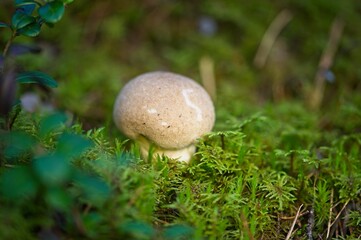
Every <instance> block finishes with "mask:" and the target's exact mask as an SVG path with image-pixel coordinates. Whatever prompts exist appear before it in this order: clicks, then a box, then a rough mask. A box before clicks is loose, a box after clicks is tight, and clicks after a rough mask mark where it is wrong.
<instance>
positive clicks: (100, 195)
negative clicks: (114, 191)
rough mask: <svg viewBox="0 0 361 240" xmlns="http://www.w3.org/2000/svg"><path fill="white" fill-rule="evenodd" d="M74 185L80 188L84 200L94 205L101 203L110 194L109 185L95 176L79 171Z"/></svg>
mask: <svg viewBox="0 0 361 240" xmlns="http://www.w3.org/2000/svg"><path fill="white" fill-rule="evenodd" d="M75 185H76V186H78V187H79V188H80V190H81V192H82V195H83V198H84V200H85V201H86V202H89V203H91V204H94V205H101V204H103V203H104V201H105V200H106V199H107V198H108V196H109V195H110V188H109V186H108V185H107V184H106V183H105V182H104V181H103V180H101V179H100V178H98V177H95V176H90V175H85V174H84V173H81V172H79V173H78V175H77V176H76V180H75Z"/></svg>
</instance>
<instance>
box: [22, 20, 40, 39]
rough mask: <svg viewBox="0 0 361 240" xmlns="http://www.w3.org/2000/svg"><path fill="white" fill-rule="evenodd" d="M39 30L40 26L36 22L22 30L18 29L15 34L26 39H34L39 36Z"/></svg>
mask: <svg viewBox="0 0 361 240" xmlns="http://www.w3.org/2000/svg"><path fill="white" fill-rule="evenodd" d="M40 30H41V24H40V23H38V22H33V23H31V24H29V25H26V26H25V27H23V28H20V29H19V30H18V31H17V32H18V34H19V35H23V36H27V37H36V36H38V35H39V33H40Z"/></svg>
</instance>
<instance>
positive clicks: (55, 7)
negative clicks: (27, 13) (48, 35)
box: [38, 1, 65, 23]
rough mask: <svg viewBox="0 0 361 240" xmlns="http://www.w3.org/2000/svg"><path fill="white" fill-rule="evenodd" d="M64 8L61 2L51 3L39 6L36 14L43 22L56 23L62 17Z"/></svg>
mask: <svg viewBox="0 0 361 240" xmlns="http://www.w3.org/2000/svg"><path fill="white" fill-rule="evenodd" d="M64 11H65V7H64V4H63V2H62V1H52V2H48V3H46V4H45V5H43V6H41V7H40V8H39V9H38V13H39V15H40V16H41V18H43V19H44V21H45V22H49V23H56V22H58V21H59V20H60V19H61V17H62V16H63V14H64Z"/></svg>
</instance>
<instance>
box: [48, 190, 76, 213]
mask: <svg viewBox="0 0 361 240" xmlns="http://www.w3.org/2000/svg"><path fill="white" fill-rule="evenodd" d="M45 201H46V202H47V203H48V204H49V205H50V206H51V207H53V208H55V209H57V210H62V211H66V210H69V208H70V205H71V198H70V196H69V193H68V192H66V191H65V190H64V189H61V188H51V189H49V190H48V192H47V193H46V196H45Z"/></svg>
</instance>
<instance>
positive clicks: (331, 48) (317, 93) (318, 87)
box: [309, 18, 344, 110]
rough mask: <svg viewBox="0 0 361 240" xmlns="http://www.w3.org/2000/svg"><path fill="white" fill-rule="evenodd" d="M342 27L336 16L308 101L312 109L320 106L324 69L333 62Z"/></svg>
mask: <svg viewBox="0 0 361 240" xmlns="http://www.w3.org/2000/svg"><path fill="white" fill-rule="evenodd" d="M343 28H344V22H343V21H342V20H340V19H338V18H336V19H335V20H334V21H333V23H332V26H331V30H330V34H329V39H328V43H327V45H326V48H325V49H324V51H323V54H322V56H321V59H320V62H319V64H318V70H317V72H316V76H315V88H314V90H313V92H312V93H311V97H310V103H309V105H310V107H311V108H312V109H314V110H317V109H319V108H320V106H321V103H322V100H323V95H324V90H325V71H327V70H328V69H329V68H330V67H331V65H332V63H333V60H334V57H335V53H336V50H337V47H338V45H339V42H340V39H341V35H342V32H343Z"/></svg>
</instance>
